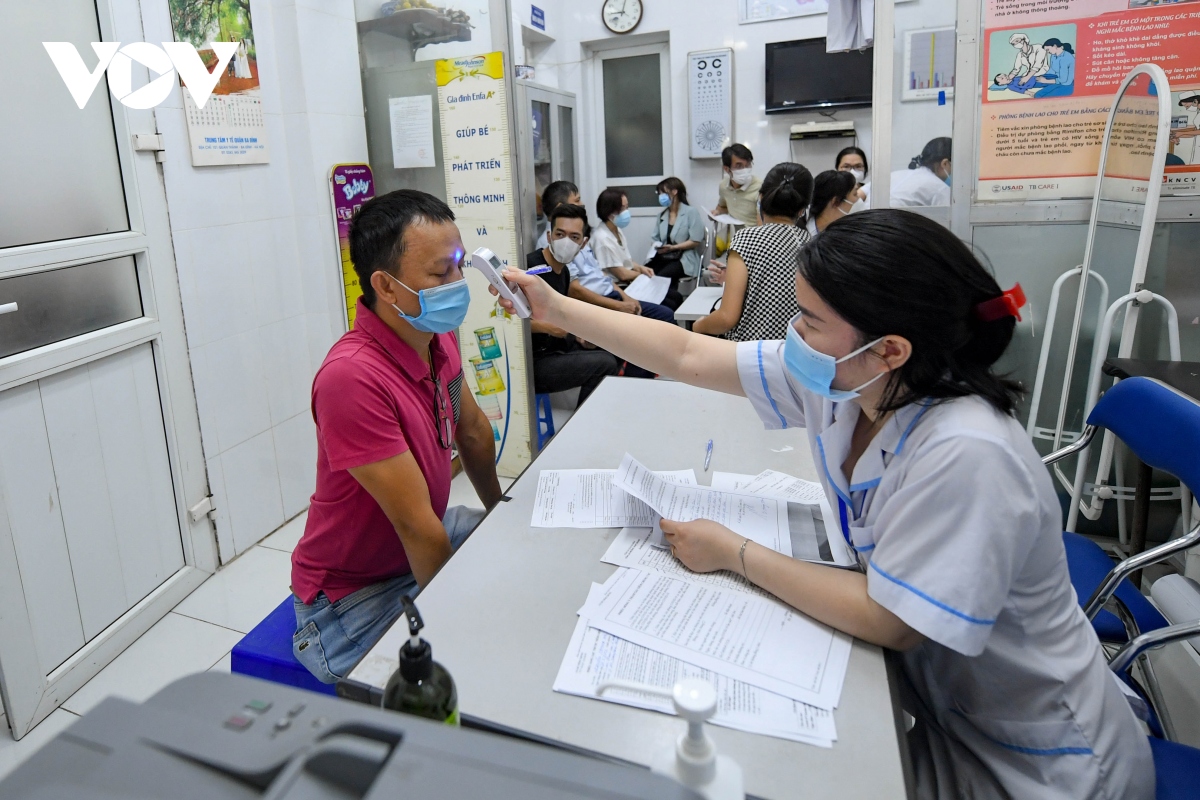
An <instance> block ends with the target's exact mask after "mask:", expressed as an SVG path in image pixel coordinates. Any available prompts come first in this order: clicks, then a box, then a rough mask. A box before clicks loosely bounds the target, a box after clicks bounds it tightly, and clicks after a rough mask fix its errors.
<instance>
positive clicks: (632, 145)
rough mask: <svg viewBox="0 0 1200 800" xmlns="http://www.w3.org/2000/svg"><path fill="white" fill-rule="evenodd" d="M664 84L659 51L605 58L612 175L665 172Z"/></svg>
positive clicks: (607, 138) (606, 131)
mask: <svg viewBox="0 0 1200 800" xmlns="http://www.w3.org/2000/svg"><path fill="white" fill-rule="evenodd" d="M662 140H663V120H662V83H661V77H660V75H659V57H658V54H657V53H651V54H650V55H645V56H628V57H626V58H609V59H605V61H604V154H605V157H606V160H607V163H608V177H610V178H633V177H639V176H643V175H662V174H663V148H662Z"/></svg>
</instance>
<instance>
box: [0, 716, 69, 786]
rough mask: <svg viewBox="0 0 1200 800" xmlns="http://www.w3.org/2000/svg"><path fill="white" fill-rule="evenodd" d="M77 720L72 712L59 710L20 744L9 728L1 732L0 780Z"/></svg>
mask: <svg viewBox="0 0 1200 800" xmlns="http://www.w3.org/2000/svg"><path fill="white" fill-rule="evenodd" d="M77 719H79V717H77V716H75V715H74V714H72V713H71V712H69V711H63V710H62V709H61V708H57V709H55V710H54V711H51V712H50V716H48V717H46V718H45V719H44V720H42V721H41V722H39V723H38V724H37V726H36V727H35V728H34V729H33V730H31V731H30V732H29V733H27V734H25V737H24V738H23V739H21V741H19V742H18V741H16V740H15V739H13V738H12V737H11V735H10V734H9V731H8V729H7V728H5V729H4V730H0V780H3V779H4V778H5V776H7V775H8V773H10V772H12V771H13V770H14V769H16V768H17V766H18V765H19V764H20V763H21V762H23V761H24V760H25V759H27V758H29V757H30V756H31V755H33V754H34V753H36V752H37V751H38V750H39V749H40V748H41V746H42V745H44V744H45V743H46V742H48V741H50V740H51V739H53V738H54V737H55V736H57V735H58V734H59V733H61V732H63V731H64V730H66V729H67V728H68V727H69V726H70V725H71V724H72V723H73V722H75V720H77Z"/></svg>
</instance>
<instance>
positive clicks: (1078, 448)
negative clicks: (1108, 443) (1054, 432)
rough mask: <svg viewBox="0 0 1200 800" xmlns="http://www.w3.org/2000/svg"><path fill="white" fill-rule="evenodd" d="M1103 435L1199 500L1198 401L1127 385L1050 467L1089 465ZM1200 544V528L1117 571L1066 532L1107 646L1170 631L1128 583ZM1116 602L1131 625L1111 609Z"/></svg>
mask: <svg viewBox="0 0 1200 800" xmlns="http://www.w3.org/2000/svg"><path fill="white" fill-rule="evenodd" d="M1101 428H1106V429H1108V430H1110V431H1112V432H1113V434H1114V435H1116V436H1117V438H1119V439H1120V440H1121V441H1123V442H1124V443H1125V444H1126V446H1127V447H1129V449H1130V450H1132V451H1133V453H1134V454H1135V455H1136V456H1137V457H1138V458H1139V459H1141V460H1142V462H1144V463H1145V464H1147V465H1149V466H1151V467H1153V468H1154V469H1158V470H1162V471H1164V472H1168V473H1170V474H1172V475H1174V476H1175V477H1177V478H1179V480H1181V481H1182V482H1183V484H1184V485H1185V486H1187V487H1188V488H1189V489H1191V490H1192V491H1193V494H1194V493H1195V489H1196V488H1200V457H1198V456H1197V454H1198V453H1200V403H1197V402H1196V401H1195V400H1193V399H1192V398H1190V397H1188V396H1187V395H1185V394H1181V393H1180V392H1177V391H1175V390H1174V389H1172V388H1171V387H1169V386H1167V385H1165V384H1163V383H1160V382H1159V381H1155V380H1151V379H1150V378H1128V379H1126V380H1123V381H1119V382H1118V383H1116V384H1115V385H1114V386H1113V387H1112V388H1111V389H1109V390H1108V391H1107V392H1105V393H1104V396H1103V397H1101V398H1100V401H1099V402H1098V403H1096V407H1095V408H1093V409H1092V413H1091V414H1089V415H1088V419H1087V426H1086V427H1085V428H1084V430H1083V434H1082V435H1081V436H1080V437H1079V441H1077V442H1075V443H1074V444H1072V445H1070V446H1068V447H1064V448H1063V449H1061V450H1059V451H1057V452H1054V453H1051V454H1050V455H1048V456H1046V457H1045V458H1044V459H1042V461H1043V462H1044V463H1046V464H1053V463H1054V462H1055V461H1058V460H1060V459H1063V458H1066V457H1067V456H1069V455H1072V454H1074V453H1081V455H1080V456H1079V457H1080V458H1086V457H1087V447H1088V445H1089V444H1091V441H1092V439H1093V438H1094V437H1095V435H1096V432H1097V431H1098V430H1100V429H1101ZM1197 543H1200V526H1197V527H1196V528H1193V529H1192V530H1191V531H1189V532H1188V533H1187V534H1185V535H1184V536H1181V537H1180V538H1178V539H1173V540H1171V541H1169V542H1167V543H1166V544H1162V545H1159V546H1158V547H1155V548H1152V549H1150V550H1147V551H1146V552H1144V553H1139V554H1138V555H1136V556H1133V557H1132V558H1127V559H1125V560H1124V561H1122V562H1120V563H1119V564H1117V565H1116V566H1115V567H1114V565H1113V562H1112V559H1110V558H1109V557H1108V555H1107V554H1106V553H1105V552H1104V551H1103V550H1102V549H1101V548H1100V546H1099V545H1098V544H1096V543H1095V542H1093V541H1091V540H1090V539H1087V538H1085V537H1083V536H1080V535H1079V534H1075V533H1069V532H1064V533H1063V544H1064V545H1065V546H1066V548H1067V564H1068V567H1069V568H1070V572H1071V583H1072V584H1073V585H1074V586H1075V593H1076V594H1077V595H1079V601H1080V603H1081V604H1082V605H1083V606H1084V612H1085V613H1086V614H1087V615H1088V618H1089V619H1091V620H1092V624H1093V626H1094V627H1095V628H1096V633H1097V634H1098V635H1099V637H1100V639H1101V640H1102V641H1106V642H1114V643H1123V642H1127V641H1129V640H1130V639H1132V638H1134V637H1136V636H1138V635H1139V634H1141V633H1146V632H1149V631H1154V630H1158V629H1161V628H1164V627H1166V625H1167V620H1166V619H1165V618H1164V617H1163V616H1162V614H1160V613H1159V612H1158V610H1157V609H1156V608H1155V607H1154V606H1153V604H1151V603H1150V601H1149V600H1147V599H1146V597H1145V596H1144V595H1143V594H1142V593H1141V592H1139V591H1138V589H1137V587H1135V586H1134V585H1133V584H1132V583H1131V582H1130V581H1129V580H1128V576H1129V575H1130V574H1131V573H1133V572H1136V571H1137V570H1140V569H1142V568H1143V567H1146V566H1148V565H1150V564H1154V563H1157V562H1159V561H1162V560H1163V559H1166V558H1168V557H1170V556H1172V555H1174V554H1175V553H1178V552H1180V551H1182V550H1186V549H1188V548H1190V547H1192V546H1193V545H1195V544H1197ZM1114 595H1115V597H1116V600H1117V602H1118V603H1119V604H1120V606H1121V608H1122V609H1123V611H1124V612H1125V619H1121V618H1118V616H1117V615H1116V614H1113V613H1112V612H1110V611H1108V610H1106V609H1104V608H1103V606H1104V605H1105V603H1107V602H1108V601H1109V599H1110V598H1112V597H1113V596H1114ZM1084 598H1087V599H1086V600H1085V599H1084Z"/></svg>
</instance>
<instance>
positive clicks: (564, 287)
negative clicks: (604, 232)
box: [525, 203, 621, 404]
mask: <svg viewBox="0 0 1200 800" xmlns="http://www.w3.org/2000/svg"><path fill="white" fill-rule="evenodd" d="M547 213H548V215H549V223H550V228H549V230H550V236H549V243H548V244H547V246H546V247H544V248H542V249H541V250H534V251H533V252H532V253H530V254H529V255H528V256H526V257H525V269H527V270H533V269H537V268H539V267H542V268H545V267H549V270H544V271H542V272H541V273H540V276H541V278H542V280H544V281H545V282H546V283H548V284H550V286H551V287H553V289H554V291H556V292H558V293H559V294H562V295H567V296H569V297H574V298H576V299H578V300H585V301H586V300H588V297H587V295H591V296H592V297H593V298H598V297H599V295H596V294H595V292H591V291H589V290H587V289H583V288H582V287H579V286H577V285H576V284H577V283H578V281H576V280H574V279H573V276H572V275H571V271H570V270H569V269H567V264H568V263H570V261H571V260H572V259H573V258H574V257H575V256H576V254H578V252H579V249H580V248H581V247H583V246H584V245H585V244H587V240H588V234H589V230H588V223H587V211H586V210H585V209H584V208H583V206H576V205H570V204H565V203H563V204H559V205H558V206H556V207H555V208H554V209H553V210H551V211H548V212H547ZM568 256H570V258H568ZM597 305H599V303H597ZM531 327H532V330H533V386H534V390H535V391H536V392H537V393H538V394H546V393H549V392H565V391H567V390H568V389H574V388H576V387H578V388H579V402H580V403H581V404H582V403H583V401H584V400H587V398H588V395H590V394H591V393H592V392H593V391H595V389H596V387H597V386H599V385H600V381H602V380H604V379H605V378H607V377H608V376H609V375H617V374H619V373H620V371H621V362H620V361H618V360H617V358H616V356H613V355H612V354H611V353H608V352H605V351H604V350H598V349H596V348H595V347H593V346H592V345H590V344H588V343H587V342H585V341H583V340H581V339H579V338H578V337H576V336H572V335H571V334H569V333H567V332H566V331H564V330H563V329H562V328H558V327H555V326H554V325H550V324H548V323H545V322H533V323H531Z"/></svg>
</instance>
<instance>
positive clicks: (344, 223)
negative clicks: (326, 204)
mask: <svg viewBox="0 0 1200 800" xmlns="http://www.w3.org/2000/svg"><path fill="white" fill-rule="evenodd" d="M329 196H330V199H331V200H332V201H333V224H334V234H335V235H336V236H337V243H338V255H339V256H340V258H339V261H340V267H341V272H342V291H343V293H344V296H345V298H346V330H350V329H351V328H353V327H354V314H355V311H356V310H357V308H358V298H360V297H362V286H361V285H360V284H359V282H358V273H357V272H355V271H354V263H353V262H352V261H351V260H350V220H352V219H353V218H354V215H355V214H357V213H358V210H359V209H360V208H362V204H363V203H365V202H367V201H368V200H370V199H371V198H373V197H374V196H375V178H374V176H373V175H372V174H371V168H370V167H369V166H368V165H366V164H335V165H334V167H333V169H331V170H330V171H329Z"/></svg>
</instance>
